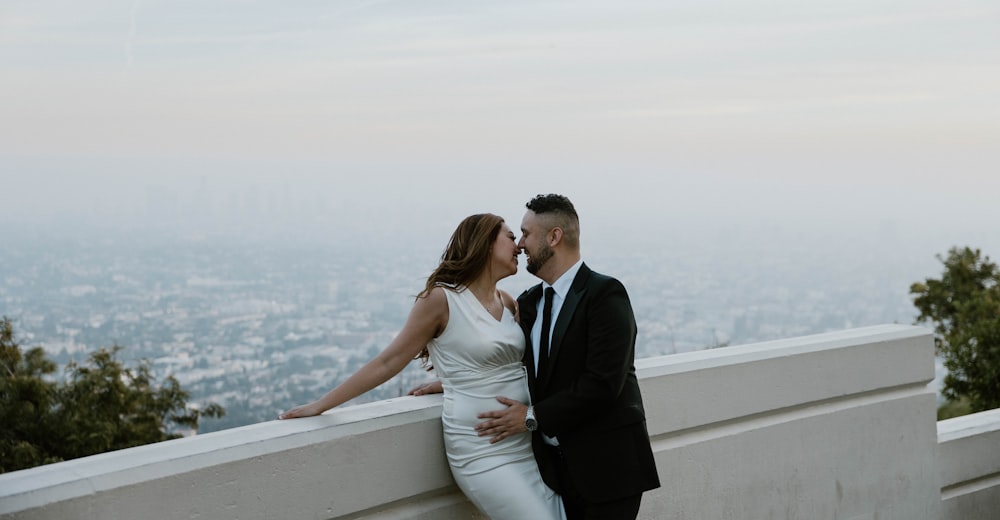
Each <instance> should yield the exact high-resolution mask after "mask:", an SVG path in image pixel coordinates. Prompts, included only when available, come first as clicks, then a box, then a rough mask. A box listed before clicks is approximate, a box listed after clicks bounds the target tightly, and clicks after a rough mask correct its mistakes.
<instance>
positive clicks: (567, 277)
mask: <svg viewBox="0 0 1000 520" xmlns="http://www.w3.org/2000/svg"><path fill="white" fill-rule="evenodd" d="M581 265H583V258H581V259H579V260H577V261H576V263H575V264H573V265H572V266H571V267H570V268H569V269H567V270H566V272H565V273H563V274H562V275H561V276H560V277H559V279H558V280H556V281H555V283H553V284H552V285H549V284H548V283H547V282H544V281H543V282H542V290H545V289H546V288H547V287H552V288H553V289H555V290H556V294H558V295H559V296H561V297H563V298H565V297H566V294H568V293H569V288H570V287H572V286H573V279H574V278H576V273H578V272H580V266H581Z"/></svg>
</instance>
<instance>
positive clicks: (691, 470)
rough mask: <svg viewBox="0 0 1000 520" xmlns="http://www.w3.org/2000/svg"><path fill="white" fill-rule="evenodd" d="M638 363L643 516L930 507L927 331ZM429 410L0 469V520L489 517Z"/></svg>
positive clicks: (290, 424) (932, 470) (436, 400)
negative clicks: (645, 446) (645, 425)
mask: <svg viewBox="0 0 1000 520" xmlns="http://www.w3.org/2000/svg"><path fill="white" fill-rule="evenodd" d="M637 368H638V370H639V375H640V384H641V385H642V388H643V397H644V399H645V404H646V410H647V416H648V418H649V429H650V435H651V436H652V440H653V445H654V450H655V452H656V459H657V464H658V466H659V468H660V475H661V480H662V482H663V487H662V488H660V489H658V490H655V491H653V492H650V493H648V494H647V495H646V497H645V498H644V500H643V508H642V511H641V518H650V519H653V518H655V519H688V518H706V519H744V518H843V519H853V518H879V519H881V520H887V519H888V520H891V519H899V520H914V519H917V520H919V519H927V520H930V519H936V518H938V514H939V510H940V507H941V494H940V489H941V484H940V477H939V476H938V468H937V467H936V465H935V456H934V455H935V448H936V446H937V442H938V436H937V433H938V432H937V431H936V428H935V417H934V415H935V400H934V394H933V392H932V391H931V390H930V389H929V388H927V382H929V381H930V380H931V378H932V377H933V342H932V336H931V333H930V332H929V331H927V330H926V329H921V328H917V327H909V326H899V325H887V326H880V327H869V328H865V329H856V330H850V331H843V332H836V333H831V334H822V335H817V336H808V337H803V338H793V339H788V340H781V341H773V342H767V343H760V344H755V345H744V346H738V347H729V348H725V349H718V350H711V351H704V352H695V353H689V354H679V355H675V356H667V357H660V358H652V359H644V360H640V361H639V362H638V363H637ZM440 403H441V400H440V397H439V396H426V397H419V398H417V397H403V398H399V399H392V400H388V401H381V402H378V403H372V404H369V405H362V406H356V407H350V408H343V409H338V410H334V411H331V412H328V413H327V414H326V415H323V416H321V417H315V418H310V419H298V420H294V421H272V422H268V423H262V424H257V425H252V426H246V427H243V428H236V429H232V430H226V431H222V432H216V433H211V434H206V435H199V436H196V437H192V438H188V439H179V440H175V441H169V442H165V443H160V444H156V445H151V446H143V447H139V448H133V449H129V450H122V451H119V452H114V453H107V454H102V455H97V456H94V457H87V458H84V459H78V460H74V461H69V462H64V463H60V464H53V465H49V466H43V467H39V468H34V469H30V470H25V471H19V472H14V473H9V474H6V475H0V516H2V517H3V518H18V519H53V518H60V519H63V518H79V519H88V520H90V519H93V520H97V519H100V520H109V519H110V520H114V519H132V518H154V519H159V518H167V519H194V518H212V519H220V520H225V519H240V520H247V519H251V520H252V519H269V518H283V519H299V518H303V519H306V518H307V519H362V518H364V519H376V518H378V519H385V518H395V519H402V518H422V519H428V520H430V519H444V520H448V519H458V518H482V516H481V515H480V514H478V512H476V511H475V509H474V508H473V507H472V506H471V505H470V504H469V502H468V501H467V500H465V499H464V497H463V496H462V495H461V494H460V493H459V492H458V490H457V488H456V487H455V486H454V483H453V481H452V478H451V474H450V471H449V469H448V466H447V462H446V459H445V456H444V452H443V445H442V442H441V424H440ZM959 476H960V477H961V475H959ZM977 496H983V495H977ZM987 498H989V496H987Z"/></svg>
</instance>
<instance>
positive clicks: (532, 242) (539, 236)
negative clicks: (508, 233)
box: [517, 210, 552, 275]
mask: <svg viewBox="0 0 1000 520" xmlns="http://www.w3.org/2000/svg"><path fill="white" fill-rule="evenodd" d="M547 231H548V230H547V229H545V227H544V226H543V225H542V222H541V220H540V219H539V218H538V215H536V214H535V212H534V211H531V210H528V212H527V213H525V214H524V218H523V219H522V220H521V240H520V241H519V242H518V243H517V246H518V247H520V248H521V251H524V254H525V255H527V257H528V265H527V267H526V269H527V270H528V272H529V273H531V274H533V275H538V271H539V270H541V269H542V267H543V266H544V265H545V262H547V261H548V260H549V259H550V258H552V248H550V247H549V243H548V240H547V239H546V234H547V233H546V232H547Z"/></svg>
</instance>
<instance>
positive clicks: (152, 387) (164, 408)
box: [0, 317, 225, 473]
mask: <svg viewBox="0 0 1000 520" xmlns="http://www.w3.org/2000/svg"><path fill="white" fill-rule="evenodd" d="M121 349H122V347H119V346H114V347H112V348H110V349H105V348H102V349H100V350H98V351H96V352H94V353H92V354H91V355H90V356H89V358H88V360H87V362H86V363H84V364H77V363H70V364H69V365H67V366H66V369H65V371H66V377H65V378H64V380H63V381H62V382H56V381H55V380H54V378H53V377H51V375H52V374H54V373H55V371H56V365H55V363H53V362H52V361H51V360H49V359H47V358H46V356H45V351H44V350H42V349H41V348H40V347H33V348H30V349H28V350H27V351H23V350H22V348H21V346H20V345H19V344H18V343H17V342H16V340H15V337H14V330H13V326H12V324H11V322H10V320H9V319H8V318H6V317H4V318H0V473H3V472H7V471H14V470H18V469H25V468H30V467H34V466H38V465H41V464H48V463H51V462H58V461H61V460H69V459H74V458H77V457H84V456H87V455H94V454H97V453H103V452H106V451H112V450H118V449H121V448H129V447H132V446H140V445H143V444H150V443H153V442H160V441H164V440H168V439H173V438H177V437H179V436H180V435H179V434H177V433H173V432H172V430H173V429H175V428H178V427H188V428H192V429H197V427H198V419H199V418H200V417H202V416H206V417H220V416H222V415H223V414H225V410H223V408H222V407H221V406H219V405H217V404H214V403H210V404H208V405H207V406H205V407H204V408H202V409H198V408H195V407H189V406H188V404H187V400H188V397H189V395H188V393H187V392H186V391H184V390H183V389H182V388H181V386H180V384H179V383H178V382H177V380H176V379H175V378H174V377H173V376H170V377H167V378H166V380H165V381H164V382H163V384H157V383H156V381H155V378H154V377H153V376H152V374H151V372H150V367H149V363H148V362H146V361H143V362H142V363H141V364H140V365H139V366H138V367H136V368H134V369H130V368H127V367H125V366H124V365H123V364H122V363H121V362H120V361H119V360H118V359H117V353H118V352H119V351H120V350H121Z"/></svg>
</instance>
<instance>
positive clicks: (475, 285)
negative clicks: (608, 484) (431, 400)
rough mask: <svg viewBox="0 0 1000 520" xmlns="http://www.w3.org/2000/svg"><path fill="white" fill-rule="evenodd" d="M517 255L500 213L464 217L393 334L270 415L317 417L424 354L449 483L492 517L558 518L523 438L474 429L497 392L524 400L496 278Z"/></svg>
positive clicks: (557, 506)
mask: <svg viewBox="0 0 1000 520" xmlns="http://www.w3.org/2000/svg"><path fill="white" fill-rule="evenodd" d="M519 253H520V251H519V250H518V248H517V244H516V243H515V241H514V233H512V232H511V230H510V228H509V227H507V224H505V223H504V221H503V219H502V218H500V217H498V216H496V215H491V214H481V215H473V216H471V217H468V218H466V219H465V220H463V221H462V222H461V223H460V224H459V225H458V228H457V229H456V230H455V232H454V233H453V234H452V236H451V240H450V241H449V242H448V247H447V249H445V252H444V254H443V255H442V257H441V263H440V264H439V265H438V267H437V269H435V270H434V272H433V273H431V275H430V277H429V278H428V279H427V285H426V286H425V287H424V290H423V291H422V292H421V293H420V294H419V295H418V296H417V300H416V303H414V305H413V309H412V310H411V311H410V316H409V317H408V318H407V320H406V324H405V325H404V326H403V330H401V331H400V332H399V335H397V336H396V338H395V339H393V340H392V342H391V343H390V344H389V346H388V347H386V348H385V350H383V351H382V352H381V353H380V354H379V355H378V356H376V357H375V359H373V360H371V361H369V362H368V363H367V364H365V366H363V367H361V369H360V370H358V372H357V373H355V374H354V375H352V376H351V377H350V378H348V379H347V381H344V382H343V383H342V384H341V385H339V386H337V387H336V388H334V389H333V390H330V391H329V392H328V393H327V394H326V395H324V396H323V397H321V398H319V399H318V400H316V401H313V402H312V403H309V404H306V405H302V406H298V407H295V408H292V409H291V410H288V411H287V412H284V413H282V414H281V415H280V416H279V418H281V419H291V418H294V417H308V416H313V415H319V414H321V413H323V412H324V411H326V410H329V409H330V408H333V407H335V406H338V405H340V404H343V403H345V402H347V401H349V400H351V399H353V398H355V397H357V396H358V395H361V394H362V393H364V392H367V391H368V390H371V389H372V388H375V387H376V386H378V385H380V384H382V383H384V382H385V381H387V380H388V379H389V378H391V377H392V376H394V375H396V374H398V373H399V372H400V371H401V370H402V369H403V368H404V367H405V366H406V364H407V363H408V362H409V361H410V360H411V359H413V358H414V357H420V358H421V359H423V360H425V361H426V360H428V359H429V360H430V361H431V363H432V364H433V366H434V370H435V371H436V372H437V375H438V378H439V379H440V380H441V384H442V386H443V389H444V401H443V407H442V416H441V422H442V424H443V426H444V445H445V452H446V453H447V454H448V463H449V465H450V466H451V472H452V475H453V476H454V477H455V482H456V483H457V484H458V486H459V487H460V488H461V489H462V491H463V492H464V493H465V495H466V496H467V497H469V500H471V501H472V502H473V503H474V504H475V505H476V506H477V507H478V508H479V509H480V510H481V511H482V512H483V513H485V514H486V515H487V516H489V517H490V518H491V519H493V520H504V519H510V520H523V519H526V518H531V519H563V518H565V513H564V512H563V505H562V501H561V500H560V499H559V496H558V495H556V494H555V493H553V492H552V490H551V489H549V488H548V487H547V486H546V485H545V484H544V483H543V482H542V479H541V476H540V475H539V472H538V467H537V465H536V463H535V458H534V455H533V454H532V451H531V437H530V434H528V433H522V434H519V435H516V436H513V437H511V438H509V439H505V440H504V441H503V442H498V443H495V444H490V442H489V439H488V438H487V437H480V436H479V435H478V434H477V433H476V431H475V429H474V427H475V425H476V424H477V423H479V422H480V421H481V420H480V419H478V418H477V415H478V414H479V413H482V412H486V411H489V410H493V409H495V408H496V407H497V402H496V396H501V395H502V396H506V397H510V398H512V399H516V400H518V401H521V402H525V403H526V402H529V401H530V399H529V396H528V384H527V378H526V373H525V371H524V366H523V365H522V363H521V356H522V354H523V353H524V347H525V340H524V334H523V333H522V332H521V328H520V327H519V326H518V324H517V322H516V321H515V316H516V314H517V303H516V301H515V300H514V299H513V298H512V297H511V296H510V295H509V294H507V293H505V292H504V291H500V290H498V289H497V281H499V280H501V279H503V278H506V277H508V276H510V275H512V274H514V273H516V272H517V256H518V254H519Z"/></svg>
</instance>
